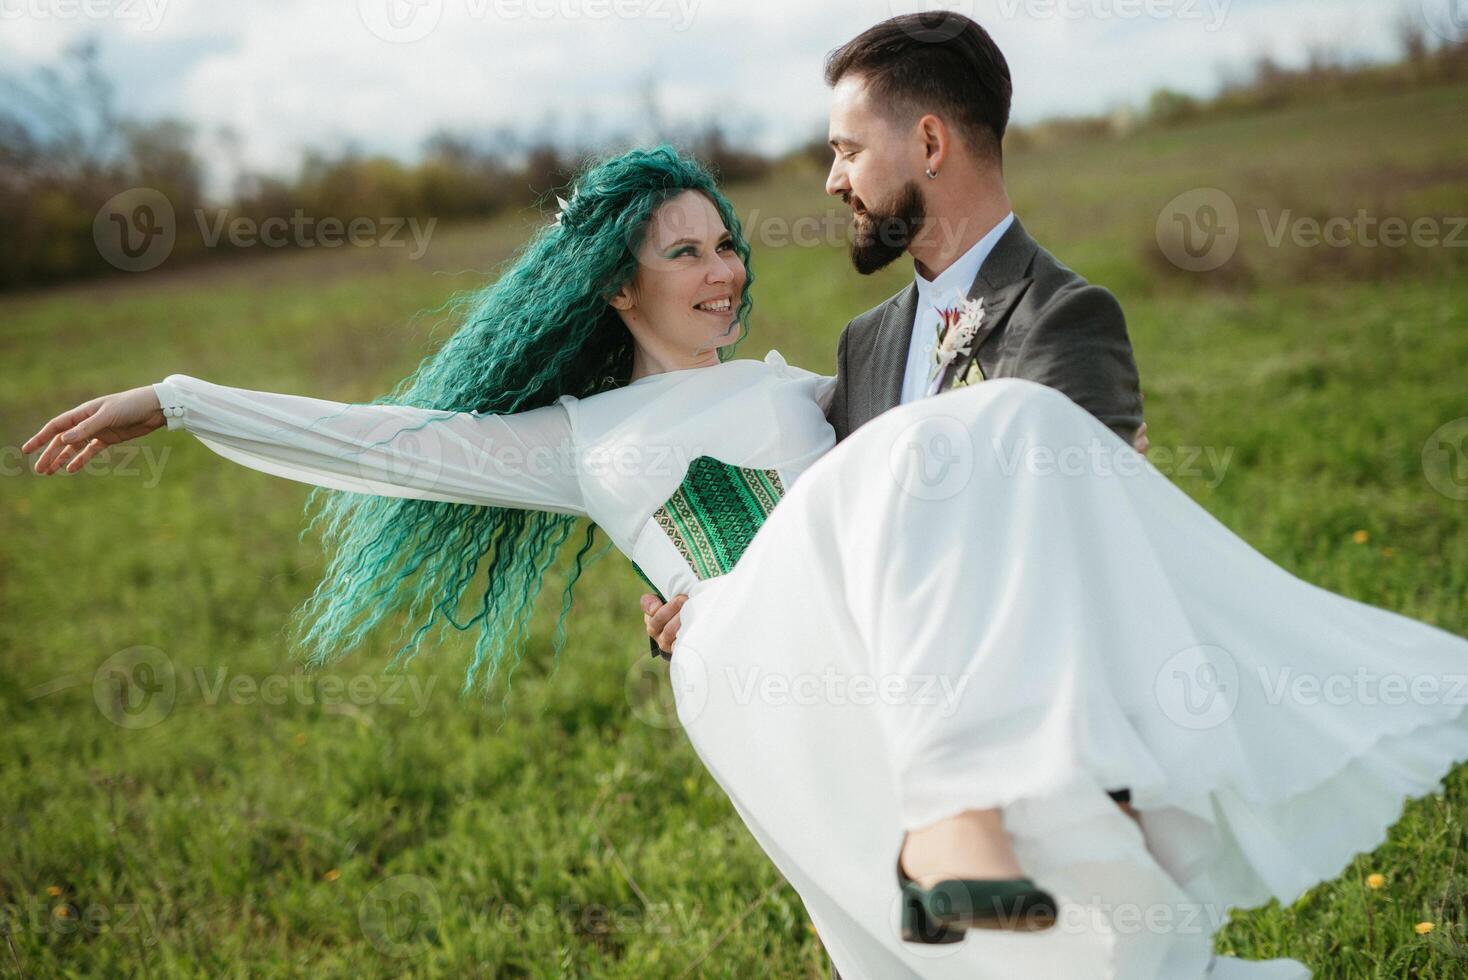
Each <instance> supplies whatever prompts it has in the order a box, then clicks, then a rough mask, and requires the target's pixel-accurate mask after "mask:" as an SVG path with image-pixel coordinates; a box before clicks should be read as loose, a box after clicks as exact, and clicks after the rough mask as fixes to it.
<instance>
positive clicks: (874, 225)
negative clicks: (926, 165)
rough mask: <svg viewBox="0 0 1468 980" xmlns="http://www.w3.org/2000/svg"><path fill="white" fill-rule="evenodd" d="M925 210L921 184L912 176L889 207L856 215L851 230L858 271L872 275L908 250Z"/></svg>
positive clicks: (865, 274) (852, 251)
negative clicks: (861, 215)
mask: <svg viewBox="0 0 1468 980" xmlns="http://www.w3.org/2000/svg"><path fill="white" fill-rule="evenodd" d="M926 211H927V202H926V201H925V200H924V199H923V190H922V188H921V187H919V186H918V184H917V182H916V181H912V180H910V181H908V182H907V183H906V184H905V185H904V186H903V188H902V192H901V193H900V194H898V195H897V200H896V201H894V202H893V203H892V205H891V206H890V207H888V208H886V209H884V210H882V211H877V210H872V209H868V210H867V213H866V216H865V217H864V218H860V217H859V218H857V219H856V223H855V224H854V225H853V226H852V233H851V264H852V265H854V266H856V271H857V272H859V273H861V274H862V275H864V276H869V275H871V274H872V273H873V272H876V271H877V270H878V269H883V268H886V267H887V266H888V265H890V264H891V263H892V260H893V259H895V258H897V257H898V256H899V255H901V254H902V253H903V252H905V251H907V246H908V244H909V243H910V242H911V241H912V239H913V236H914V235H916V234H917V232H918V230H919V229H920V228H922V226H923V219H924V218H925V217H926V215H925V212H926Z"/></svg>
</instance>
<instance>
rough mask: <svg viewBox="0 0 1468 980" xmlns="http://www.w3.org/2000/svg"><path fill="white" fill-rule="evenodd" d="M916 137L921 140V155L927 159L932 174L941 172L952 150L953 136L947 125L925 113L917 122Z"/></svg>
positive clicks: (936, 117)
mask: <svg viewBox="0 0 1468 980" xmlns="http://www.w3.org/2000/svg"><path fill="white" fill-rule="evenodd" d="M917 135H918V138H919V139H920V140H922V143H923V155H924V156H925V157H926V158H927V161H928V168H929V169H930V170H932V171H933V172H934V173H939V172H941V170H942V167H943V164H944V163H945V162H946V161H947V160H948V156H949V154H950V153H951V152H952V150H953V134H952V133H951V132H950V131H949V129H948V124H947V123H945V122H944V121H943V120H942V119H941V118H940V117H938V116H935V115H933V114H932V113H931V112H930V113H927V114H926V115H924V116H923V117H922V118H921V119H919V120H918V121H917Z"/></svg>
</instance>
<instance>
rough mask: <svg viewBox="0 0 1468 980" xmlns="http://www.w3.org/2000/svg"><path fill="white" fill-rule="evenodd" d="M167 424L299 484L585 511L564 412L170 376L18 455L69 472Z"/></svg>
mask: <svg viewBox="0 0 1468 980" xmlns="http://www.w3.org/2000/svg"><path fill="white" fill-rule="evenodd" d="M165 425H166V426H167V427H168V428H169V429H182V430H184V431H187V432H191V433H193V434H194V435H195V436H196V437H197V438H198V439H199V441H200V442H202V443H204V444H205V445H206V446H208V447H209V448H210V449H212V450H214V451H215V452H217V453H218V454H219V455H221V456H224V457H225V458H227V459H230V460H233V461H235V462H237V463H240V464H242V465H244V466H249V467H251V468H253V469H257V470H261V471H262V472H266V473H271V474H273V475H275V476H280V477H285V478H286V479H291V480H297V481H300V482H302V483H310V484H315V485H317V486H323V487H330V488H333V489H337V490H349V491H353V492H357V493H371V494H377V495H379V496H388V497H410V498H414V499H419V500H441V501H447V502H452V503H467V504H480V505H492V506H501V507H520V508H525V509H533V510H546V511H553V512H557V513H566V514H582V513H584V510H583V504H582V499H581V491H580V483H579V481H578V479H577V476H576V468H575V462H574V461H575V456H574V453H573V451H572V438H571V423H570V417H569V415H568V414H567V412H566V410H565V408H563V407H562V406H560V405H548V406H545V407H543V408H536V409H532V410H530V411H527V412H520V413H516V414H514V415H484V414H479V413H475V412H450V411H440V410H433V409H424V408H416V407H412V406H407V405H354V404H350V403H346V402H337V401H330V400H327V399H322V398H311V397H307V396H304V395H287V394H280V393H276V392H268V391H254V390H251V389H246V388H231V387H229V386H227V385H220V384H214V383H212V382H209V381H204V380H201V379H199V378H194V377H190V376H189V375H185V374H170V375H169V376H168V377H167V378H165V379H164V380H162V381H160V382H157V383H155V384H152V385H144V386H142V387H140V388H134V389H131V390H129V391H124V392H118V393H116V394H112V395H103V396H101V397H99V398H94V399H91V400H90V401H87V402H83V403H82V404H81V405H78V406H77V407H75V408H73V409H71V410H70V411H67V412H63V413H62V414H61V415H58V416H56V417H55V418H54V419H52V420H51V421H50V422H48V423H46V425H45V426H44V427H42V428H41V430H40V431H39V432H37V433H36V434H35V435H33V436H32V437H31V438H30V439H28V440H27V441H26V443H25V445H24V446H22V447H21V451H22V452H24V453H30V452H34V451H35V450H37V449H40V448H42V447H43V446H44V447H45V452H43V453H42V454H41V456H40V457H39V458H38V459H37V460H36V463H35V469H36V472H38V473H54V472H57V471H58V470H60V469H61V468H62V467H64V468H65V471H66V472H76V471H77V470H78V469H80V468H81V467H82V466H84V465H85V464H86V462H87V461H88V460H89V459H91V457H92V456H94V455H96V453H97V452H100V451H101V450H102V449H103V448H105V447H106V446H108V445H112V444H115V443H118V442H123V441H126V440H128V439H134V438H137V437H139V436H142V435H145V434H147V433H148V432H152V431H153V430H154V429H158V428H162V427H164V426H165ZM72 434H74V438H73V439H72V441H67V436H70V435H72Z"/></svg>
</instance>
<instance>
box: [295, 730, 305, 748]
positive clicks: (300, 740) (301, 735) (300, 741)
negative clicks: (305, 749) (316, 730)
mask: <svg viewBox="0 0 1468 980" xmlns="http://www.w3.org/2000/svg"><path fill="white" fill-rule="evenodd" d="M296 744H297V745H305V744H306V733H305V732H296Z"/></svg>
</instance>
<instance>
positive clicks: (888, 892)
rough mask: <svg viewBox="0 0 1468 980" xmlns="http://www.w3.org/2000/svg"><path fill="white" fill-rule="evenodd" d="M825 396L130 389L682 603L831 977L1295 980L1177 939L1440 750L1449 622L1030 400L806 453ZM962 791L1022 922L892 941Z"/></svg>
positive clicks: (714, 722)
mask: <svg viewBox="0 0 1468 980" xmlns="http://www.w3.org/2000/svg"><path fill="white" fill-rule="evenodd" d="M832 383H833V379H831V378H826V377H822V376H819V375H815V374H812V373H810V372H808V371H803V370H800V369H798V368H793V367H790V366H788V365H786V364H785V362H784V361H783V359H781V358H780V356H779V355H778V354H777V353H774V352H772V353H771V354H770V355H769V356H768V357H767V358H766V359H765V360H764V361H763V362H760V361H753V360H735V361H729V362H726V363H724V364H720V365H718V366H715V367H709V368H696V369H689V370H684V371H674V372H669V373H667V374H661V375H655V376H652V377H648V378H644V379H641V380H638V381H635V382H633V383H632V384H630V385H627V386H626V387H624V388H620V389H617V390H614V391H609V392H605V393H602V394H599V395H596V396H593V397H589V398H585V399H579V400H578V399H576V398H573V397H570V396H566V397H563V398H561V399H559V400H558V401H557V402H556V403H555V404H552V405H549V406H546V407H543V408H539V409H535V410H532V411H529V412H524V413H521V414H518V415H512V416H491V415H480V414H476V413H451V412H446V411H430V410H424V409H417V408H409V407H404V406H363V405H358V406H348V405H345V404H343V403H339V402H333V401H326V400H322V399H315V398H306V397H301V396H292V395H282V394H274V393H268V392H257V391H248V390H244V389H239V388H230V387H226V386H222V385H216V384H211V383H209V382H205V381H201V380H199V379H196V378H191V377H188V376H186V375H178V374H175V375H170V376H169V377H168V378H167V379H165V380H164V381H161V382H159V383H157V384H156V385H155V389H156V391H157V393H158V395H159V399H160V402H161V403H162V405H163V406H164V408H165V414H166V416H167V418H168V426H169V428H171V429H184V430H187V431H190V432H193V433H194V434H195V435H196V436H197V437H198V438H199V439H200V441H202V442H204V443H205V445H207V446H209V447H210V448H211V449H213V450H215V451H216V452H218V453H219V454H221V455H223V456H225V457H227V458H229V459H232V460H235V461H236V462H239V463H242V464H244V465H246V466H250V467H253V468H255V469H259V470H263V471H265V472H268V473H274V474H276V475H279V476H283V477H287V478H290V479H294V480H300V481H304V482H307V483H312V484H318V485H321V486H327V487H335V488H338V489H342V490H352V491H358V492H366V493H378V494H386V495H390V496H403V497H419V498H424V499H432V500H449V501H459V502H465V503H473V504H494V505H503V506H513V507H526V508H537V509H544V510H550V511H556V512H559V513H569V514H584V515H587V516H589V517H590V518H591V519H592V520H594V521H595V522H596V523H597V524H599V525H600V526H601V527H602V528H603V529H604V530H605V531H606V533H607V534H608V535H609V537H610V538H611V539H612V541H613V542H614V543H615V544H616V545H617V546H618V547H619V548H620V549H621V550H622V551H623V552H624V553H625V554H627V555H628V556H629V557H630V558H631V559H632V560H633V561H634V563H635V564H636V566H637V568H638V569H639V571H640V572H641V573H642V574H643V575H644V576H645V577H646V578H647V579H648V580H649V581H650V582H651V583H652V584H653V585H655V587H656V588H657V589H659V590H660V591H661V592H662V593H663V594H664V595H665V596H670V595H673V594H676V593H682V592H686V593H688V594H689V595H690V599H689V601H688V602H687V604H686V605H685V606H684V607H683V611H682V629H681V631H680V634H679V639H678V642H677V644H676V646H675V648H674V654H673V659H672V663H671V666H670V677H671V681H672V684H673V687H674V695H675V698H676V705H677V713H678V717H679V719H680V721H681V722H682V724H683V727H684V730H685V731H686V733H687V735H688V737H689V739H690V740H691V742H692V744H693V746H694V748H695V749H696V750H697V752H698V754H699V756H700V758H701V759H702V760H703V762H704V763H705V764H706V765H707V767H708V769H709V771H710V772H711V773H712V774H713V776H714V778H715V779H716V780H717V781H718V782H719V784H720V785H721V786H722V787H723V789H724V790H725V791H726V792H727V793H728V795H729V798H730V799H731V800H732V801H733V803H734V806H735V808H736V810H737V811H738V812H739V814H740V816H741V817H742V818H743V820H744V821H745V823H746V824H747V826H748V827H749V829H750V831H751V833H752V834H753V835H754V836H755V838H756V839H757V840H758V841H759V843H760V844H761V846H762V847H763V848H764V849H765V851H766V852H767V853H768V854H769V856H770V858H771V860H773V861H774V862H775V864H776V865H777V866H778V868H779V869H780V871H781V872H782V874H784V876H785V878H786V879H787V880H788V881H789V882H790V884H791V885H792V886H793V887H794V888H795V890H796V891H797V892H798V893H799V894H800V897H801V899H802V900H803V902H804V903H805V906H806V909H807V910H808V912H809V913H810V916H811V919H812V921H813V922H814V924H815V926H816V929H817V931H818V932H819V934H820V937H821V939H822V941H823V942H824V944H825V946H826V948H827V949H828V950H829V952H830V954H831V956H832V958H833V960H834V961H835V963H836V965H837V967H838V969H839V970H840V972H841V975H842V977H843V978H845V980H859V978H884V980H885V978H896V977H941V978H948V977H953V978H957V977H966V978H984V980H1014V978H1021V977H1023V978H1032V977H1033V978H1040V977H1043V978H1046V980H1149V978H1155V980H1193V978H1207V977H1212V978H1215V980H1230V978H1240V980H1297V978H1305V977H1308V976H1310V973H1309V971H1308V970H1307V969H1306V968H1305V967H1304V966H1303V965H1302V964H1300V963H1298V962H1296V961H1294V960H1271V961H1267V962H1250V961H1243V960H1238V959H1234V958H1230V957H1221V956H1220V957H1214V956H1213V955H1212V940H1213V935H1214V933H1215V932H1216V931H1217V930H1218V929H1219V928H1220V927H1221V926H1222V925H1223V924H1225V921H1226V919H1227V914H1228V910H1229V909H1230V908H1233V907H1243V908H1247V907H1252V906H1255V905H1258V904H1261V903H1263V902H1266V901H1268V900H1269V899H1270V898H1271V897H1278V898H1279V899H1281V900H1282V901H1284V902H1286V903H1288V902H1291V901H1293V900H1294V899H1295V898H1297V897H1298V896H1299V895H1300V894H1301V893H1302V892H1303V891H1304V890H1305V889H1307V888H1309V887H1310V886H1311V885H1313V884H1315V883H1317V882H1319V881H1323V880H1328V879H1330V878H1333V877H1335V876H1336V875H1338V874H1339V873H1340V872H1341V871H1342V870H1343V869H1344V868H1345V866H1346V864H1347V863H1348V862H1349V861H1350V860H1351V858H1352V857H1353V856H1354V855H1356V854H1357V853H1358V852H1361V851H1369V850H1371V849H1374V848H1375V847H1376V846H1377V845H1378V844H1379V843H1381V842H1382V841H1383V840H1384V838H1385V836H1386V832H1387V829H1388V827H1389V826H1390V825H1391V824H1392V823H1394V822H1395V820H1396V819H1397V818H1398V816H1399V815H1400V814H1401V811H1402V807H1403V804H1404V802H1405V801H1406V800H1407V799H1409V798H1414V797H1418V796H1421V795H1425V794H1427V793H1431V792H1433V791H1434V790H1436V789H1438V788H1439V787H1440V781H1441V778H1442V777H1443V776H1444V775H1445V774H1446V773H1447V772H1448V770H1449V769H1450V768H1451V766H1452V765H1453V764H1454V763H1455V762H1457V761H1460V760H1464V759H1468V715H1465V712H1464V710H1463V702H1464V701H1465V700H1468V689H1465V688H1464V687H1463V685H1462V680H1463V678H1464V676H1465V674H1468V641H1465V640H1463V639H1461V638H1458V637H1456V636H1453V635H1451V634H1449V633H1447V632H1445V631H1442V630H1439V629H1436V628H1434V627H1432V626H1428V625H1426V624H1423V623H1420V622H1417V621H1414V620H1412V619H1408V618H1406V617H1403V616H1400V615H1397V614H1394V613H1391V612H1387V611H1385V610H1382V609H1377V608H1374V607H1371V606H1367V605H1364V604H1362V603H1359V602H1355V601H1352V600H1350V599H1346V598H1344V597H1341V596H1338V595H1335V594H1333V593H1330V592H1327V591H1325V590H1323V589H1320V588H1317V587H1315V586H1313V585H1310V584H1308V583H1306V582H1304V581H1301V580H1300V579H1297V578H1295V577H1293V576H1291V575H1290V574H1288V573H1286V572H1285V571H1283V570H1282V569H1280V568H1279V567H1278V566H1276V565H1274V564H1273V563H1272V562H1270V561H1269V560H1268V559H1266V558H1264V557H1263V556H1262V555H1260V554H1259V553H1258V552H1256V551H1255V550H1253V549H1252V548H1250V547H1249V546H1248V545H1247V544H1246V543H1245V542H1243V541H1242V540H1241V539H1239V538H1238V537H1237V536H1236V535H1234V534H1233V533H1232V532H1230V531H1229V530H1228V529H1227V528H1226V527H1224V526H1223V525H1222V524H1220V523H1219V522H1218V521H1216V520H1215V519H1214V518H1213V517H1212V516H1210V515H1209V514H1208V513H1207V512H1206V511H1205V510H1203V508H1201V507H1200V506H1198V505H1197V504H1196V503H1194V502H1193V501H1192V500H1191V499H1190V498H1188V497H1187V495H1186V494H1184V493H1183V492H1182V491H1181V490H1179V489H1177V488H1176V487H1174V486H1173V485H1172V483H1171V482H1169V481H1168V480H1167V478H1166V477H1164V476H1163V475H1161V474H1160V473H1159V472H1158V471H1157V470H1156V469H1154V468H1153V467H1152V466H1151V465H1150V464H1147V463H1146V462H1145V460H1143V459H1142V458H1141V457H1139V456H1138V455H1137V454H1135V453H1134V452H1133V451H1132V450H1131V449H1130V448H1129V447H1126V446H1124V445H1123V444H1122V442H1121V440H1119V439H1118V438H1117V437H1116V436H1115V435H1114V434H1112V433H1111V432H1110V431H1109V430H1108V429H1106V427H1105V426H1104V425H1102V424H1101V423H1100V422H1099V421H1097V420H1096V419H1094V418H1093V417H1091V416H1090V415H1089V414H1087V413H1086V412H1085V411H1083V410H1082V409H1080V408H1078V407H1077V406H1076V405H1074V404H1073V403H1072V402H1071V401H1070V400H1069V399H1067V398H1066V397H1065V396H1064V395H1061V394H1059V393H1058V392H1055V391H1053V390H1051V389H1048V388H1044V387H1041V386H1039V385H1036V384H1033V383H1030V382H1027V381H1018V380H991V381H986V382H983V383H982V384H978V385H974V386H971V387H968V388H963V389H959V390H956V391H952V392H947V393H944V394H941V395H937V396H934V397H931V398H927V399H923V400H920V401H917V402H913V403H910V404H907V405H904V406H902V407H900V408H897V409H894V410H892V411H890V412H888V413H886V414H884V415H882V416H880V417H879V418H877V419H876V420H874V421H872V422H871V423H869V424H867V425H866V426H863V427H862V428H861V429H860V430H858V431H857V432H855V433H853V434H852V436H851V437H850V438H848V439H846V440H845V441H843V442H842V443H841V444H840V445H836V446H834V448H833V444H834V437H833V434H832V431H831V429H830V427H829V426H828V425H827V424H826V422H825V418H824V411H823V406H824V404H825V403H826V400H827V399H828V398H829V397H830V392H831V387H832ZM777 502H778V507H777V506H775V504H776V503H777ZM736 561H737V565H736V564H735V562H736ZM1302 679H1305V681H1304V683H1303V684H1302V683H1301V681H1302ZM1393 679H1394V680H1393ZM1398 682H1401V683H1398ZM1403 684H1405V690H1406V691H1407V696H1406V697H1405V698H1404V697H1402V696H1400V691H1399V688H1402V685H1403ZM1312 692H1313V693H1312ZM1393 692H1396V693H1393ZM1121 787H1127V788H1130V790H1131V792H1132V802H1133V805H1134V806H1135V807H1136V808H1137V809H1138V810H1139V811H1140V813H1141V823H1142V827H1141V828H1140V829H1139V828H1138V827H1137V825H1136V824H1135V823H1134V822H1133V821H1132V820H1131V819H1130V818H1128V817H1127V816H1126V815H1124V814H1123V813H1122V811H1121V810H1120V809H1119V808H1118V807H1117V806H1116V805H1115V804H1114V803H1113V802H1112V801H1111V800H1110V798H1109V797H1108V796H1107V795H1106V790H1107V789H1115V788H1121ZM986 807H999V808H1001V810H1002V813H1003V816H1004V821H1005V825H1006V827H1007V828H1008V830H1009V832H1010V834H1011V835H1012V837H1013V840H1014V843H1015V847H1016V851H1017V853H1018V857H1019V860H1020V863H1021V865H1022V867H1023V868H1024V870H1025V872H1026V874H1028V875H1029V876H1030V877H1031V878H1033V879H1034V880H1035V881H1036V883H1037V884H1039V885H1040V886H1041V887H1042V888H1045V889H1047V890H1048V891H1050V892H1051V893H1052V894H1053V895H1054V896H1055V897H1056V898H1057V900H1058V902H1059V905H1060V921H1059V922H1058V923H1057V925H1056V926H1055V927H1053V928H1051V929H1048V930H1045V931H1042V932H1036V933H1010V932H1001V931H987V930H973V931H970V932H969V933H968V935H967V938H966V939H965V940H964V941H963V942H961V943H956V944H950V945H936V946H921V945H914V944H910V943H906V942H903V941H902V940H901V938H900V934H899V928H898V915H899V902H898V896H899V890H898V886H897V881H896V876H895V872H894V868H895V863H896V856H897V851H898V848H899V846H900V844H901V841H902V837H903V834H904V831H905V829H906V828H914V827H919V826H923V825H925V824H927V823H930V822H932V821H934V820H937V819H939V818H942V817H944V816H947V815H951V814H954V813H957V812H960V811H962V810H965V809H972V808H986Z"/></svg>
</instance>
